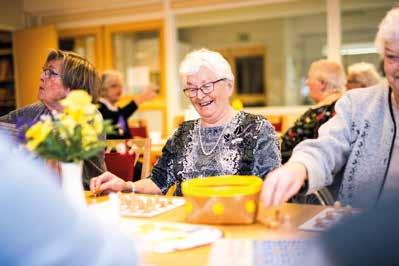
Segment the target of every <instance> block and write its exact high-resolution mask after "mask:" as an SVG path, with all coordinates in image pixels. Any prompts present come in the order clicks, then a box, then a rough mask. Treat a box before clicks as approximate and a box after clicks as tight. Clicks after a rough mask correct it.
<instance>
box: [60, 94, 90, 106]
mask: <svg viewBox="0 0 399 266" xmlns="http://www.w3.org/2000/svg"><path fill="white" fill-rule="evenodd" d="M61 104H62V106H64V107H66V108H71V109H76V108H84V107H85V106H87V105H91V104H92V103H91V96H90V95H89V94H88V93H87V92H86V91H84V90H73V91H71V92H70V93H69V94H68V96H67V97H66V98H65V99H63V100H61Z"/></svg>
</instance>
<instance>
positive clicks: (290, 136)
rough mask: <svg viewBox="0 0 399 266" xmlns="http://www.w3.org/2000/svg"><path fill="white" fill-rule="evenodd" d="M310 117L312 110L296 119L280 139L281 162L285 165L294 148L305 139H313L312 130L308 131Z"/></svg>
mask: <svg viewBox="0 0 399 266" xmlns="http://www.w3.org/2000/svg"><path fill="white" fill-rule="evenodd" d="M311 117H312V109H309V110H308V111H306V112H305V113H304V114H303V115H301V117H300V118H298V119H297V120H296V121H295V123H294V125H293V126H292V127H291V128H289V129H288V130H287V132H285V133H284V135H283V136H282V138H281V157H282V162H283V163H286V162H287V161H288V159H289V158H290V157H291V154H292V151H293V150H294V148H295V146H296V145H297V144H298V143H299V142H301V141H303V140H305V139H307V138H313V130H309V129H308V128H309V126H308V125H307V124H309V121H310V119H311Z"/></svg>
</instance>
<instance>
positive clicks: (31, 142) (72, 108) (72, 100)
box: [25, 90, 113, 162]
mask: <svg viewBox="0 0 399 266" xmlns="http://www.w3.org/2000/svg"><path fill="white" fill-rule="evenodd" d="M61 105H62V106H63V107H64V112H63V113H53V114H52V115H51V116H50V115H48V116H43V117H42V118H41V120H40V121H39V122H37V123H36V124H34V125H33V126H31V127H30V128H29V129H28V130H27V131H26V133H25V137H26V139H27V144H26V146H27V148H28V149H29V150H31V151H34V152H36V153H37V154H39V155H40V156H41V157H43V158H45V159H54V160H58V161H61V162H80V161H82V160H84V159H88V158H91V157H93V156H94V155H96V154H97V153H98V152H100V151H102V150H103V149H104V148H105V138H104V137H103V136H105V134H107V133H110V132H112V130H113V128H112V125H111V124H110V122H109V121H105V122H104V121H103V119H102V116H101V114H100V113H99V112H98V111H97V107H96V105H95V104H93V103H92V99H91V97H90V95H89V94H88V93H87V92H86V91H83V90H74V91H71V92H70V93H69V94H68V96H67V97H66V98H65V99H63V100H61Z"/></svg>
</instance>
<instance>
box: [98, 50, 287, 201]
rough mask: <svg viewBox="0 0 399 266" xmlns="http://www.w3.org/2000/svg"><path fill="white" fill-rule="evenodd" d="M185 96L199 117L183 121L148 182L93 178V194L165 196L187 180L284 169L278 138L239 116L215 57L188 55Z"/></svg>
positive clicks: (230, 81) (266, 126)
mask: <svg viewBox="0 0 399 266" xmlns="http://www.w3.org/2000/svg"><path fill="white" fill-rule="evenodd" d="M180 75H181V78H182V81H183V84H184V89H183V92H184V94H185V95H186V96H187V97H188V98H189V99H190V101H191V103H192V105H193V106H194V108H195V109H196V110H197V112H198V114H199V116H200V118H199V119H197V120H191V121H187V122H184V123H183V124H182V125H181V126H180V127H179V128H178V129H177V130H176V131H175V133H174V134H173V136H172V137H171V138H170V139H169V140H168V141H167V143H166V145H165V147H164V148H163V151H162V156H161V157H160V158H159V160H158V162H157V163H156V164H155V166H154V168H153V170H152V172H151V174H150V176H149V178H147V179H144V180H140V181H137V182H135V183H132V182H125V181H123V180H122V179H120V178H118V177H116V176H115V175H113V174H111V173H109V172H106V173H104V174H102V175H100V176H99V177H97V178H94V179H92V182H91V190H92V191H93V192H110V191H136V192H139V193H148V194H161V193H163V194H165V193H166V192H167V191H168V189H169V188H170V187H171V186H173V185H176V191H175V195H182V192H181V183H182V182H183V181H184V180H187V179H192V178H198V177H204V176H220V175H257V176H260V177H264V176H265V175H266V174H267V173H268V172H270V171H271V170H273V169H275V168H277V167H279V166H280V164H281V162H280V161H281V156H280V152H279V148H278V141H277V137H276V134H275V132H274V130H273V127H272V126H271V124H270V123H269V122H268V121H266V120H265V119H264V118H263V117H261V116H257V115H252V114H248V113H245V112H236V111H234V110H233V108H232V107H231V105H230V96H231V95H232V93H233V88H234V76H233V74H232V71H231V68H230V65H229V64H228V63H227V61H226V60H225V59H224V58H223V57H222V56H221V55H220V54H219V53H217V52H213V51H209V50H206V49H201V50H197V51H194V52H191V53H189V54H188V55H187V56H186V57H185V59H184V60H183V62H182V63H181V66H180Z"/></svg>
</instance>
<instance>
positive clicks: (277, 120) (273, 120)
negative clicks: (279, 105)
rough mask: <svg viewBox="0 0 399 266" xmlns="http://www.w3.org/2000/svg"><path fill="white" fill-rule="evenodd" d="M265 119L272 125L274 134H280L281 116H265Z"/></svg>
mask: <svg viewBox="0 0 399 266" xmlns="http://www.w3.org/2000/svg"><path fill="white" fill-rule="evenodd" d="M265 117H266V119H267V120H268V121H269V122H270V124H272V126H273V127H274V130H275V131H276V132H281V131H282V128H283V117H282V116H281V115H266V116H265Z"/></svg>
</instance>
